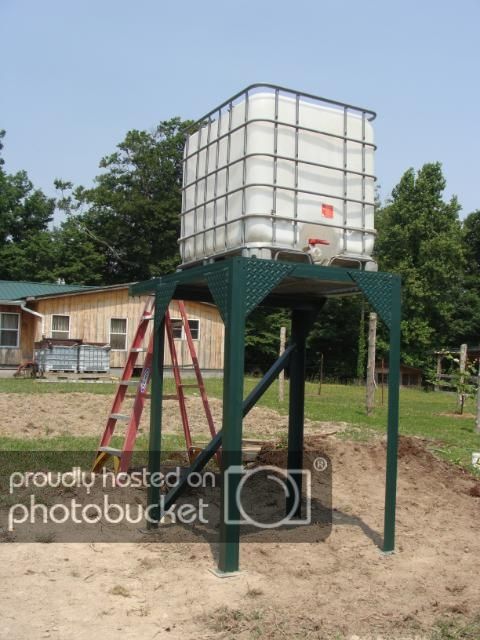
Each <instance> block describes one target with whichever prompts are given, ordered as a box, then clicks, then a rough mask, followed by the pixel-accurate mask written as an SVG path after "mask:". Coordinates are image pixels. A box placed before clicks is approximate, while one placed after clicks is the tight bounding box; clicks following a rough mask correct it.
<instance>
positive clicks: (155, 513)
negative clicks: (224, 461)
mask: <svg viewBox="0 0 480 640" xmlns="http://www.w3.org/2000/svg"><path fill="white" fill-rule="evenodd" d="M157 310H158V303H157V300H156V301H155V317H154V319H153V332H154V333H153V359H152V376H151V405H150V441H149V451H148V471H149V474H150V475H149V478H152V477H155V476H154V474H158V473H159V472H160V455H161V450H162V396H163V358H164V351H165V311H164V312H163V313H162V314H160V313H157ZM156 484H157V485H158V486H155V483H152V482H149V486H148V496H147V500H148V505H149V512H150V519H149V520H148V521H147V528H148V529H153V528H156V526H158V524H157V523H158V522H159V521H160V504H159V503H160V487H159V483H156Z"/></svg>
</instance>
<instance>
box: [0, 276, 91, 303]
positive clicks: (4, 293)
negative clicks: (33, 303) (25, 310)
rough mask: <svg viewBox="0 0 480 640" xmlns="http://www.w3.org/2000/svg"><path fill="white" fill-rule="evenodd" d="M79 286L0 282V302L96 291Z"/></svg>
mask: <svg viewBox="0 0 480 640" xmlns="http://www.w3.org/2000/svg"><path fill="white" fill-rule="evenodd" d="M97 288H98V287H86V286H83V285H79V284H54V283H52V282H22V281H15V280H0V300H22V299H25V298H30V297H32V298H35V297H37V296H47V295H55V294H60V293H70V292H74V291H83V290H86V289H97Z"/></svg>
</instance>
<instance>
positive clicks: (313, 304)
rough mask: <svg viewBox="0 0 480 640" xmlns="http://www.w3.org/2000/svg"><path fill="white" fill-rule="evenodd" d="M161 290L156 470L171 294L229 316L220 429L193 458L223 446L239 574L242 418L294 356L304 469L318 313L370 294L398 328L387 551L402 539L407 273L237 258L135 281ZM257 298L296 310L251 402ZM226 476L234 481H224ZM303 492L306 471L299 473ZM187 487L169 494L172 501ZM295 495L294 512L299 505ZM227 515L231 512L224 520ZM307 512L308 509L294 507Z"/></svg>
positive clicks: (297, 438) (293, 414) (232, 556)
mask: <svg viewBox="0 0 480 640" xmlns="http://www.w3.org/2000/svg"><path fill="white" fill-rule="evenodd" d="M145 293H154V294H155V296H156V307H155V308H156V312H155V326H154V330H155V338H154V364H153V371H152V409H151V419H150V457H149V471H150V473H155V472H158V471H159V469H160V453H161V425H162V379H163V352H164V337H163V335H164V314H165V311H166V309H167V308H168V305H169V303H170V301H171V300H172V299H173V298H176V299H181V300H196V301H203V302H209V303H212V302H213V303H215V304H216V305H217V307H218V309H219V312H220V314H221V316H222V318H223V321H224V323H225V368H224V390H223V424H222V429H221V431H220V432H219V433H218V435H217V436H216V437H215V438H214V439H213V440H212V442H211V443H210V444H209V445H208V446H207V447H206V448H205V450H204V451H203V452H202V453H201V454H200V455H199V456H198V458H197V460H196V461H195V462H194V463H193V464H192V467H191V470H199V469H201V468H202V467H203V466H204V465H205V464H206V462H208V460H209V459H210V458H211V457H212V455H213V454H214V452H215V451H216V450H217V449H218V447H219V446H220V445H222V447H223V453H222V469H221V474H222V502H221V505H222V506H221V521H220V553H219V566H218V568H219V571H220V572H221V573H223V574H231V573H232V572H235V571H238V568H239V541H240V526H239V524H238V519H239V518H238V516H239V513H238V509H237V506H236V503H235V500H234V496H235V493H236V490H237V487H238V483H239V480H240V476H239V474H238V473H235V471H236V470H238V469H239V468H241V464H242V420H243V416H244V415H246V413H248V411H249V410H250V409H251V408H252V407H253V405H254V404H255V402H256V401H257V400H258V398H259V397H260V396H261V395H262V394H263V393H264V391H265V390H266V389H267V388H268V386H269V385H270V384H271V382H272V380H273V379H274V378H275V377H276V375H278V372H279V371H280V370H281V369H283V368H284V367H285V365H286V363H287V361H288V360H289V359H290V405H289V427H288V468H289V469H292V470H295V469H297V470H301V469H302V468H303V425H304V396H305V345H306V339H307V336H308V332H309V330H310V328H311V325H312V323H313V321H314V318H315V316H316V314H317V313H318V311H319V310H320V309H321V307H322V306H323V304H324V302H325V300H326V299H327V298H328V297H332V296H338V295H346V294H357V293H363V294H364V295H365V297H366V298H367V299H368V301H369V302H370V304H371V305H372V306H373V308H374V309H375V310H376V311H377V313H378V314H379V316H380V317H381V318H382V319H383V321H384V322H385V324H386V325H387V327H388V328H389V330H390V363H389V371H390V373H389V404H388V429H387V464H386V490H385V523H384V542H383V550H384V551H385V552H390V551H393V549H394V543H395V505H396V484H397V445H398V400H399V393H398V391H399V366H400V279H399V278H398V276H394V275H392V274H386V273H368V272H362V271H350V270H347V269H341V268H334V267H319V266H314V265H310V264H304V263H292V262H278V261H272V260H260V259H255V258H240V257H233V258H229V259H226V260H224V261H221V262H216V263H213V264H204V265H200V266H197V267H192V268H190V269H188V270H185V271H180V272H176V273H174V274H171V275H168V276H165V277H162V278H156V279H152V280H148V281H146V282H142V283H138V284H136V285H133V286H132V287H131V294H132V295H142V294H145ZM258 305H266V306H270V307H285V308H289V309H291V310H292V344H291V345H290V346H289V347H288V349H287V351H286V353H285V355H284V356H282V358H280V359H279V360H278V361H277V363H275V365H274V366H273V367H272V368H271V369H270V371H269V372H268V373H267V374H266V375H265V377H264V378H263V380H262V381H261V382H260V383H259V384H258V385H257V387H256V388H255V389H254V391H253V392H251V393H250V395H249V396H248V398H246V399H245V400H244V399H243V377H244V354H245V322H246V318H247V317H248V315H249V313H251V312H252V311H253V309H255V307H256V306H258ZM227 477H228V482H226V481H225V480H226V478H227ZM290 477H291V479H292V481H293V482H294V483H295V484H296V485H297V488H298V489H301V479H302V474H300V473H295V472H294V471H292V473H291V476H290ZM181 490H182V486H179V487H178V488H177V489H175V491H174V492H172V493H171V494H169V495H168V496H167V498H166V499H165V500H164V501H163V505H162V506H163V509H166V508H168V507H169V506H170V505H171V504H172V503H173V501H174V500H175V499H176V498H177V497H178V495H179V494H180V492H181ZM148 501H149V506H150V507H151V516H152V520H153V521H154V522H153V523H152V524H150V525H149V526H151V527H154V526H155V525H156V523H157V522H158V521H159V519H160V517H161V510H162V509H161V505H160V495H159V491H158V489H156V488H155V487H151V488H150V489H149V493H148ZM292 506H293V503H292V496H289V497H288V498H287V504H286V508H287V513H288V512H290V511H291V510H292ZM227 515H228V518H227V517H226V516H227ZM295 515H296V516H300V515H301V514H300V507H299V506H298V509H297V510H296V514H295Z"/></svg>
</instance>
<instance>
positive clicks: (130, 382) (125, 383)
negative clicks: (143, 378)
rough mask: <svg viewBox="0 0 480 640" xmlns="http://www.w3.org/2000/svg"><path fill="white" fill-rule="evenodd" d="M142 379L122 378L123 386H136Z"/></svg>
mask: <svg viewBox="0 0 480 640" xmlns="http://www.w3.org/2000/svg"><path fill="white" fill-rule="evenodd" d="M139 382H140V380H120V384H121V385H122V386H123V387H136V386H137V385H138V383H139Z"/></svg>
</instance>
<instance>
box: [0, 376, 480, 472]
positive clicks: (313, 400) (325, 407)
mask: <svg viewBox="0 0 480 640" xmlns="http://www.w3.org/2000/svg"><path fill="white" fill-rule="evenodd" d="M257 382H258V380H257V379H255V378H251V377H246V378H245V394H247V393H248V392H249V391H251V390H252V389H253V388H254V386H255V385H256V383H257ZM206 386H207V391H208V394H209V395H210V396H212V397H216V398H220V399H221V397H222V390H223V379H221V378H209V379H208V380H206ZM164 387H165V388H164V392H165V393H172V392H173V391H174V383H173V380H172V379H166V380H165V385H164ZM286 387H287V388H286V391H287V393H286V394H285V396H286V397H285V400H284V401H283V402H279V400H278V387H277V383H275V384H273V385H272V386H271V387H270V389H269V390H268V391H267V392H266V393H265V395H264V396H263V397H262V399H261V400H260V402H259V405H260V406H264V407H268V408H270V409H272V410H275V411H278V412H279V413H280V414H283V415H286V414H287V413H288V384H287V385H286ZM115 389H116V387H115V385H110V384H105V383H102V384H94V383H89V384H83V383H62V382H60V383H55V384H53V383H44V382H39V381H35V380H28V379H27V380H21V379H19V380H18V379H13V378H12V379H8V378H7V379H0V393H27V394H30V393H35V394H37V393H40V394H48V393H73V392H77V393H96V394H97V393H98V394H102V395H113V393H114V392H115ZM189 391H190V392H192V390H189ZM376 399H377V407H376V409H375V411H374V413H373V415H371V416H369V417H367V416H366V415H365V408H364V403H365V390H364V388H363V387H361V386H356V385H333V384H324V385H323V386H322V390H321V394H320V395H319V394H318V384H316V383H307V385H306V403H305V414H306V417H307V418H309V419H310V420H315V421H331V422H346V423H348V424H349V425H350V427H351V428H350V429H349V430H348V431H347V434H346V436H347V437H351V438H356V439H368V437H369V436H370V434H372V433H373V434H374V433H383V432H385V425H386V421H387V402H388V393H387V391H386V390H385V397H384V403H383V405H382V403H381V392H380V390H377V394H376ZM455 408H456V399H455V395H454V394H453V393H448V392H437V393H433V392H425V391H422V390H417V389H407V388H404V389H401V391H400V433H401V434H403V435H410V436H418V437H421V438H425V439H427V440H430V441H431V448H432V449H434V451H435V453H436V454H437V455H439V456H440V457H443V458H444V459H446V460H449V461H450V462H452V463H454V464H458V465H462V466H464V467H465V468H469V469H470V470H471V454H472V451H479V450H480V434H478V433H476V432H475V425H474V419H473V417H466V418H465V417H463V418H461V417H457V416H456V415H455ZM474 411H475V407H474V402H473V400H468V401H467V403H466V406H465V412H466V413H467V414H468V413H473V412H474ZM100 430H101V425H99V435H100ZM252 435H253V434H252ZM279 435H280V434H279ZM137 445H138V449H139V450H145V449H146V448H147V447H148V442H147V438H146V437H145V436H142V437H140V438H139V439H138V441H137ZM31 446H32V443H31V442H26V441H25V440H20V439H12V438H0V447H1V448H2V449H10V450H12V449H23V450H27V449H29V448H31ZM96 446H97V439H96V438H74V437H71V436H66V437H59V438H43V439H40V440H36V441H35V448H36V449H44V450H47V449H52V448H55V449H63V450H76V451H84V450H89V451H92V450H95V449H96ZM166 446H167V448H170V450H174V449H175V448H183V445H182V439H181V438H178V439H177V440H175V438H174V437H173V439H167V441H166Z"/></svg>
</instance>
